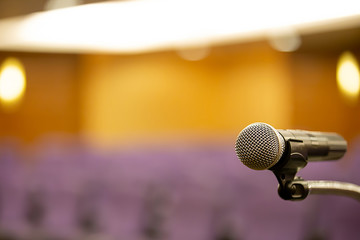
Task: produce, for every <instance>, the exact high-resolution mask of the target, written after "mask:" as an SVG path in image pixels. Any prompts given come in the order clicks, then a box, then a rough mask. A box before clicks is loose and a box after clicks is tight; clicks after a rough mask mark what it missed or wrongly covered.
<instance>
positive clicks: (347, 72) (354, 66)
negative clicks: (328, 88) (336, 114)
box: [336, 52, 360, 100]
mask: <svg viewBox="0 0 360 240" xmlns="http://www.w3.org/2000/svg"><path fill="white" fill-rule="evenodd" d="M336 74H337V84H338V87H339V89H340V91H341V93H342V94H343V95H344V96H345V97H346V98H347V99H349V100H356V99H357V98H358V96H359V92H360V76H359V65H358V63H357V61H356V58H355V57H354V55H353V54H352V53H350V52H344V53H343V54H341V56H340V58H339V61H338V65H337V73H336Z"/></svg>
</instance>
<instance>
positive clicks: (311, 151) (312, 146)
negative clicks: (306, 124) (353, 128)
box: [278, 129, 347, 161]
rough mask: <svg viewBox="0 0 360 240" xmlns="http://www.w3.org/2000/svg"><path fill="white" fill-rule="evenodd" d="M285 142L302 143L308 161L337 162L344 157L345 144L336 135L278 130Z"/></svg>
mask: <svg viewBox="0 0 360 240" xmlns="http://www.w3.org/2000/svg"><path fill="white" fill-rule="evenodd" d="M278 132H279V133H280V134H281V135H282V136H283V137H284V139H285V142H287V141H291V140H294V141H302V142H303V143H304V145H305V148H306V150H307V160H308V161H324V160H337V159H340V158H342V157H343V156H344V154H345V153H346V149H347V142H346V141H345V139H344V138H343V137H342V136H340V135H339V134H337V133H329V132H315V131H304V130H280V129H279V130H278Z"/></svg>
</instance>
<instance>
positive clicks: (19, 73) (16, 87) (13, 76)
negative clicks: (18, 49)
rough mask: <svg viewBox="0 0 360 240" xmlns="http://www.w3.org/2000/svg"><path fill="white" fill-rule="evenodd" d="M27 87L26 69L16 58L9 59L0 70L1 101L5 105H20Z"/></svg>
mask: <svg viewBox="0 0 360 240" xmlns="http://www.w3.org/2000/svg"><path fill="white" fill-rule="evenodd" d="M25 87H26V80H25V69H24V66H23V65H22V63H21V62H20V61H19V60H18V59H16V58H7V59H6V60H5V61H4V62H3V64H2V66H1V70H0V100H1V102H2V103H4V104H5V105H14V104H16V103H18V102H19V101H20V100H21V98H22V97H23V95H24V92H25Z"/></svg>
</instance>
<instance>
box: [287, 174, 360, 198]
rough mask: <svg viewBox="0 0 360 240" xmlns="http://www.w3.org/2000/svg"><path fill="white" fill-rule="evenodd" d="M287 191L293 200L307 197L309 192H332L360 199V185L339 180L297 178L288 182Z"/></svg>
mask: <svg viewBox="0 0 360 240" xmlns="http://www.w3.org/2000/svg"><path fill="white" fill-rule="evenodd" d="M286 189H287V190H286V191H289V193H288V194H290V196H291V198H292V199H291V200H302V199H305V198H306V197H307V196H308V195H309V194H332V195H339V196H346V197H351V198H353V199H356V200H358V201H360V186H358V185H355V184H352V183H347V182H338V181H323V180H320V181H305V180H303V179H301V178H296V179H295V180H294V181H291V182H288V183H287V186H286Z"/></svg>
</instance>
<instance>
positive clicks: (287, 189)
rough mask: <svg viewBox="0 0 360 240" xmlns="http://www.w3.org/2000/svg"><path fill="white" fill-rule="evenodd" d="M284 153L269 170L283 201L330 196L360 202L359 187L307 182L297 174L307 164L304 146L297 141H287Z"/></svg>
mask: <svg viewBox="0 0 360 240" xmlns="http://www.w3.org/2000/svg"><path fill="white" fill-rule="evenodd" d="M286 144H288V145H287V147H286V149H287V150H286V152H284V155H283V156H282V158H281V159H280V160H279V162H278V163H277V164H276V165H275V166H273V167H272V168H270V169H269V170H271V171H272V172H273V173H274V174H275V176H276V179H277V180H278V182H279V186H278V193H279V196H280V197H281V198H282V199H284V200H303V199H305V198H306V197H307V196H308V195H309V194H332V195H341V196H347V197H351V198H354V199H356V200H358V201H360V186H359V185H355V184H352V183H347V182H338V181H323V180H322V181H307V180H304V179H302V178H301V177H299V176H296V174H297V172H298V171H299V170H300V169H302V168H304V167H305V166H306V164H307V160H308V159H307V150H306V147H305V144H304V143H303V142H302V141H301V140H300V141H299V140H297V139H288V141H287V142H286Z"/></svg>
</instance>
